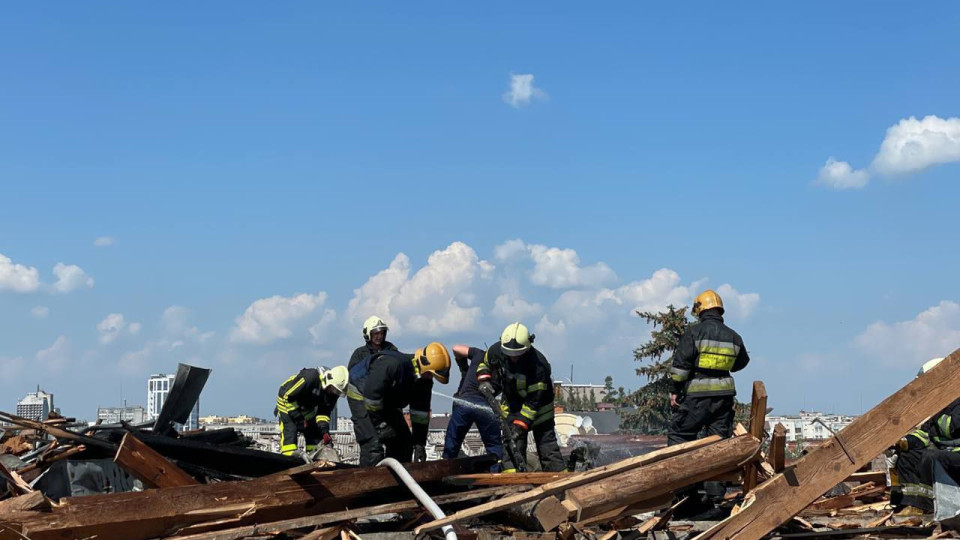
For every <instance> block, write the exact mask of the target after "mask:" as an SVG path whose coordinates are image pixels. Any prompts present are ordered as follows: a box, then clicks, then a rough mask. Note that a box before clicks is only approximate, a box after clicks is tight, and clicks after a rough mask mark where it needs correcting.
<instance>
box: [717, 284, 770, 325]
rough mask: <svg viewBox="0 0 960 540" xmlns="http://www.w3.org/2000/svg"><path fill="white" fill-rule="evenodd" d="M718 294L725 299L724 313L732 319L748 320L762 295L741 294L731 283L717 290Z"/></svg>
mask: <svg viewBox="0 0 960 540" xmlns="http://www.w3.org/2000/svg"><path fill="white" fill-rule="evenodd" d="M716 291H717V294H719V295H720V298H722V299H723V308H724V313H725V314H726V315H728V316H731V317H737V318H741V319H742V318H746V317H749V316H750V315H751V314H753V310H754V308H756V307H757V304H759V303H760V295H759V294H757V293H746V294H741V293H740V292H739V291H737V290H736V289H734V288H733V287H732V286H731V285H730V284H729V283H724V284H723V285H720V286H719V287H717V289H716Z"/></svg>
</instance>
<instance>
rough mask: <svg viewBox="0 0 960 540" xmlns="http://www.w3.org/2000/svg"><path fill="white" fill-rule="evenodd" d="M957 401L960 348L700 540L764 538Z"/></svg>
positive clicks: (765, 487) (770, 483)
mask: <svg viewBox="0 0 960 540" xmlns="http://www.w3.org/2000/svg"><path fill="white" fill-rule="evenodd" d="M958 396H960V349H958V350H956V351H954V352H953V353H951V354H950V355H949V356H947V357H946V359H944V360H943V361H942V362H940V364H939V365H937V366H936V367H934V368H933V369H932V370H930V371H928V372H927V373H924V374H923V375H921V376H919V377H917V378H915V379H913V380H912V381H910V382H909V383H908V384H907V385H906V386H904V387H903V388H901V389H900V390H899V391H897V392H896V393H894V394H893V395H892V396H890V397H888V398H887V399H885V400H883V402H881V403H880V404H879V405H877V406H876V407H874V408H872V409H870V410H869V411H868V412H867V413H866V414H864V415H862V416H860V417H858V418H857V419H856V420H854V421H853V422H852V423H851V424H850V425H849V426H847V427H845V428H844V429H843V430H842V431H840V432H839V433H838V434H837V435H835V436H834V437H833V438H831V439H830V440H829V441H827V443H826V444H824V445H822V446H820V447H819V448H817V449H816V450H814V451H812V452H810V453H809V454H807V455H806V456H804V457H803V458H801V459H799V460H798V461H797V462H796V463H795V464H794V466H793V467H791V468H790V469H787V470H785V471H784V472H783V473H780V474H778V475H777V476H775V477H774V478H773V479H771V480H770V481H768V482H766V483H764V484H763V485H762V486H760V487H758V488H757V489H756V490H754V492H753V493H754V496H755V497H756V500H755V501H754V503H753V504H751V505H749V506H747V507H746V508H744V509H743V510H742V511H741V512H740V513H739V514H737V515H736V516H731V517H730V518H728V519H726V520H724V521H722V522H720V523H719V524H718V525H717V526H716V527H714V528H711V530H710V531H707V532H705V533H703V534H701V535H700V536H698V537H697V538H698V540H706V539H707V538H713V537H716V538H724V539H726V538H736V539H739V540H758V539H760V538H762V537H763V536H765V535H766V534H768V533H769V532H771V531H772V530H773V529H775V528H776V527H777V526H779V525H780V524H782V523H785V522H786V521H788V520H789V519H790V518H791V517H793V516H795V515H797V514H798V513H799V512H800V511H801V510H803V509H804V508H805V507H806V506H807V505H809V504H810V503H811V502H813V501H814V500H816V499H817V497H819V496H820V495H822V494H824V493H825V492H827V490H829V489H830V488H832V487H833V486H835V485H837V484H838V483H839V482H842V481H843V479H844V478H846V477H848V476H850V475H851V474H853V473H854V472H856V471H857V470H858V469H860V467H862V466H864V465H865V464H866V463H867V462H869V461H871V460H872V459H873V458H874V457H875V456H877V455H879V454H880V453H882V452H883V451H884V450H886V449H887V448H889V447H890V446H892V445H893V444H894V443H896V441H897V440H898V439H899V438H900V437H902V436H903V435H905V434H906V433H907V432H908V431H910V430H911V429H913V427H914V426H915V425H917V424H918V423H919V422H920V421H922V420H923V419H924V418H926V417H928V416H930V415H931V414H934V413H936V412H937V411H939V410H941V409H943V408H944V407H946V406H947V405H949V404H950V402H952V401H953V400H955V399H957V397H958Z"/></svg>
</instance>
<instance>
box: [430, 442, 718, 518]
mask: <svg viewBox="0 0 960 540" xmlns="http://www.w3.org/2000/svg"><path fill="white" fill-rule="evenodd" d="M718 440H720V437H718V436H716V435H713V436H710V437H706V438H703V439H699V440H696V441H691V442H688V443H683V444H678V445H676V446H668V447H666V448H661V449H660V450H657V451H655V452H651V453H649V454H644V455H642V456H637V457H634V458H630V459H625V460H623V461H619V462H617V463H613V464H610V465H606V466H603V467H600V468H597V469H593V470H592V471H588V472H584V473H579V474H575V475H571V476H570V477H569V478H564V479H562V480H557V481H556V482H550V483H549V484H543V485H542V486H540V487H538V488H536V489H532V490H530V491H527V492H524V493H518V494H516V495H511V496H508V497H504V498H502V499H500V500H497V501H492V502H489V503H486V504H481V505H478V506H475V507H473V508H469V509H467V510H463V511H460V512H457V513H456V514H453V515H450V516H447V517H445V518H442V519H436V520H433V521H431V522H429V523H425V524H423V525H421V526H419V527H417V528H416V530H415V532H416V534H418V535H419V534H421V533H422V532H424V531H432V530H434V529H439V528H440V527H443V526H444V525H451V524H453V523H457V522H460V521H464V520H467V519H472V518H476V517H480V516H484V515H487V514H491V513H493V512H497V511H500V510H503V509H505V508H510V507H511V506H517V505H520V504H524V503H528V502H532V501H537V500H540V499H543V498H545V497H549V496H550V495H556V494H558V493H563V492H564V491H566V490H568V489H571V488H575V487H578V486H582V485H584V484H588V483H590V482H595V481H597V480H602V479H604V478H608V477H610V476H613V475H616V474H620V473H622V472H625V471H628V470H631V469H634V468H637V467H641V466H643V465H648V464H650V463H655V462H657V461H660V460H662V459H667V458H669V457H673V456H676V455H679V454H683V453H686V452H689V451H691V450H694V449H696V448H701V447H703V446H706V445H709V444H710V443H713V442H716V441H718Z"/></svg>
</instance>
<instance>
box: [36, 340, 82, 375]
mask: <svg viewBox="0 0 960 540" xmlns="http://www.w3.org/2000/svg"><path fill="white" fill-rule="evenodd" d="M72 349H73V347H72V346H71V344H70V340H69V339H67V337H66V336H60V337H58V338H57V339H56V340H55V341H54V342H53V345H50V346H49V347H47V348H46V349H41V350H39V351H37V354H36V355H35V358H36V361H37V363H39V364H40V365H42V366H44V367H46V368H47V369H48V370H50V371H60V370H61V369H63V368H65V367H66V366H67V364H68V363H70V357H71V353H72Z"/></svg>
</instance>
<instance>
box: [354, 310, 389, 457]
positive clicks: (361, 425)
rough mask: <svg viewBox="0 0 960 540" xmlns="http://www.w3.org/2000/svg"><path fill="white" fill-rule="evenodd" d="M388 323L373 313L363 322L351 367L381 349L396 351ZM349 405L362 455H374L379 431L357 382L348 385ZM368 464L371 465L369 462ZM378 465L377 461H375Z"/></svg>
mask: <svg viewBox="0 0 960 540" xmlns="http://www.w3.org/2000/svg"><path fill="white" fill-rule="evenodd" d="M387 330H389V327H387V323H385V322H383V319H381V318H380V317H377V316H376V315H372V316H370V317H367V320H365V321H364V322H363V328H362V332H363V341H364V343H363V345H361V346H359V347H357V349H356V350H355V351H353V354H352V355H351V356H350V362H349V363H348V364H347V367H348V368H349V369H353V367H354V366H356V365H357V364H358V363H360V362H363V361H365V360H366V359H369V358H370V357H371V356H373V355H374V354H377V353H379V352H380V351H396V350H397V348H396V347H395V346H394V345H393V343H390V342H389V341H387ZM347 405H349V406H350V416H351V417H352V419H353V432H354V435H356V439H357V444H358V445H359V446H360V455H361V456H363V455H373V454H374V451H375V447H378V445H379V443H378V442H377V431H376V429H374V427H373V422H371V421H370V417H369V415H367V408H366V407H365V406H364V405H363V394H362V393H361V392H360V390H359V389H358V388H356V385H355V384H351V385H349V386H348V387H347ZM366 465H370V464H369V463H368V464H366ZM373 465H376V463H373Z"/></svg>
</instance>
